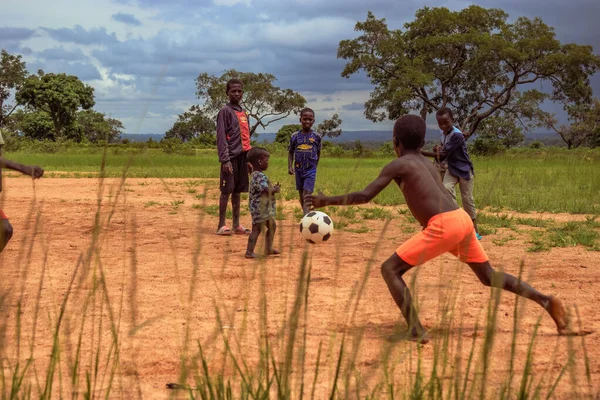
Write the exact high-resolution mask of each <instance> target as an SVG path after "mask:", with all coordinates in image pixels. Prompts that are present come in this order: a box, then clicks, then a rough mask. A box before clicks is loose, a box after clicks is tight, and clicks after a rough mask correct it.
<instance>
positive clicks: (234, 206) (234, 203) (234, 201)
mask: <svg viewBox="0 0 600 400" xmlns="http://www.w3.org/2000/svg"><path fill="white" fill-rule="evenodd" d="M241 199H242V196H241V193H235V192H234V193H231V213H232V214H233V221H232V222H233V225H232V226H233V229H237V227H238V226H240V205H241V202H242V200H241Z"/></svg>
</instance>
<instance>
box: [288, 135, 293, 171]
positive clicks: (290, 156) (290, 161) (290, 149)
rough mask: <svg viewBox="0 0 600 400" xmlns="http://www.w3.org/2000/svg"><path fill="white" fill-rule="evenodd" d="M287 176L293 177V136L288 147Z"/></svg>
mask: <svg viewBox="0 0 600 400" xmlns="http://www.w3.org/2000/svg"><path fill="white" fill-rule="evenodd" d="M288 174H290V175H294V134H292V137H291V138H290V144H289V145H288Z"/></svg>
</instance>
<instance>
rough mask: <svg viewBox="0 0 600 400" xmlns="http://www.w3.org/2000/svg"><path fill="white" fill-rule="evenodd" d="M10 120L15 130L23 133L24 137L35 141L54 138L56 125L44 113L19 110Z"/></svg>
mask: <svg viewBox="0 0 600 400" xmlns="http://www.w3.org/2000/svg"><path fill="white" fill-rule="evenodd" d="M10 120H11V122H12V125H14V127H13V130H16V131H21V132H23V137H25V138H29V139H33V140H45V139H48V138H50V137H52V131H53V130H54V124H53V123H52V118H50V116H49V115H48V113H46V112H44V111H24V110H18V111H17V112H16V113H14V114H13V115H12V116H11V117H10Z"/></svg>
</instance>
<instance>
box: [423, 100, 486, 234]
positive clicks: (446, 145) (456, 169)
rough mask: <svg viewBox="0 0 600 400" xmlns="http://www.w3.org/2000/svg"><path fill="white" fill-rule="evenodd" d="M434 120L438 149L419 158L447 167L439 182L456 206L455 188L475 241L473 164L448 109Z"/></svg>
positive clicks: (438, 114)
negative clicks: (437, 128) (457, 190)
mask: <svg viewBox="0 0 600 400" xmlns="http://www.w3.org/2000/svg"><path fill="white" fill-rule="evenodd" d="M435 117H436V119H437V123H438V126H439V127H440V129H441V131H442V137H441V146H439V147H438V148H437V149H436V150H437V151H435V152H430V151H421V154H422V155H424V156H426V157H434V158H435V159H436V160H437V161H438V162H440V163H443V162H446V163H447V170H446V171H445V172H444V175H443V178H442V181H443V183H444V186H445V187H446V189H447V190H448V191H449V192H450V194H451V195H452V197H453V198H454V201H455V202H456V191H455V189H454V187H455V186H456V185H458V187H459V188H460V198H461V200H462V205H463V208H464V209H465V211H466V212H467V214H469V216H470V217H471V220H472V221H473V226H474V227H475V236H476V237H477V239H481V236H480V235H479V231H478V230H477V223H476V218H477V211H476V209H475V200H474V199H473V179H474V175H475V172H474V169H473V163H472V162H471V159H470V158H469V154H468V153H467V144H466V142H465V137H464V135H463V133H462V132H461V131H460V129H458V128H457V127H455V126H454V120H453V116H452V110H450V109H449V108H448V107H442V108H440V109H439V110H438V111H437V113H436V116H435Z"/></svg>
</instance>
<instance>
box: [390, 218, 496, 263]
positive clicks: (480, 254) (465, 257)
mask: <svg viewBox="0 0 600 400" xmlns="http://www.w3.org/2000/svg"><path fill="white" fill-rule="evenodd" d="M446 252H450V253H452V254H454V255H455V256H456V257H458V258H459V259H460V260H461V261H462V262H466V263H482V262H485V261H488V256H487V254H485V250H483V247H482V246H481V243H479V240H477V238H476V237H475V228H474V227H473V221H472V220H471V217H469V215H468V214H467V213H466V212H465V210H463V209H462V208H459V209H457V210H454V211H448V212H445V213H441V214H438V215H435V216H433V217H431V219H430V220H429V222H427V226H426V227H425V229H423V230H422V231H421V232H419V233H417V234H416V235H415V236H413V237H411V238H410V239H408V240H407V241H406V242H404V243H403V244H402V245H401V246H400V247H398V249H397V250H396V254H398V257H400V258H401V259H402V260H404V261H405V262H406V263H408V264H410V265H412V266H415V265H421V264H424V263H426V262H427V261H429V260H431V259H433V258H435V257H437V256H439V255H441V254H443V253H446Z"/></svg>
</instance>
